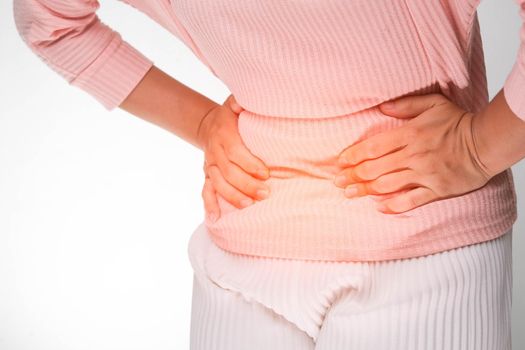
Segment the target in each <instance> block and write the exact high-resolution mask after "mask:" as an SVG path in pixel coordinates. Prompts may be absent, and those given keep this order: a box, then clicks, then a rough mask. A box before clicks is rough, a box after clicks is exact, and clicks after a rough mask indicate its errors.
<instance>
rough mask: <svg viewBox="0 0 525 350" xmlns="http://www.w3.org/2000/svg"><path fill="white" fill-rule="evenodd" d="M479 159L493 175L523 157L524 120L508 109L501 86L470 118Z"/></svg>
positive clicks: (524, 145) (524, 148)
mask: <svg viewBox="0 0 525 350" xmlns="http://www.w3.org/2000/svg"><path fill="white" fill-rule="evenodd" d="M472 138H473V140H475V141H474V142H475V144H476V150H477V152H478V156H479V159H480V161H481V163H482V164H483V165H484V167H485V168H486V169H487V172H489V173H490V174H491V175H492V176H494V175H496V174H498V173H500V172H502V171H504V170H506V169H508V168H510V167H511V166H512V165H513V164H515V163H517V162H518V161H520V160H521V159H523V158H524V157H525V122H524V121H523V120H521V119H519V118H517V117H516V115H514V114H513V113H512V111H511V110H510V109H509V107H508V105H507V103H506V101H505V98H504V95H503V90H500V92H499V93H498V94H497V95H496V96H495V97H494V99H493V100H492V101H491V102H490V103H489V104H488V105H487V106H486V107H485V108H484V109H483V110H481V111H480V112H478V113H476V114H475V115H473V118H472Z"/></svg>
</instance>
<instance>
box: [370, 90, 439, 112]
mask: <svg viewBox="0 0 525 350" xmlns="http://www.w3.org/2000/svg"><path fill="white" fill-rule="evenodd" d="M446 102H448V99H447V98H446V97H445V96H444V95H443V94H440V93H431V94H424V95H409V96H403V97H400V98H397V99H395V100H392V101H387V102H384V103H381V104H380V105H379V108H380V109H381V111H382V112H384V113H385V114H388V115H390V116H392V117H398V118H411V117H416V116H418V115H419V114H421V113H423V112H425V111H426V110H427V109H430V108H432V107H435V106H436V105H440V104H443V103H446ZM391 103H392V104H391Z"/></svg>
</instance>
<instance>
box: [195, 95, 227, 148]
mask: <svg viewBox="0 0 525 350" xmlns="http://www.w3.org/2000/svg"><path fill="white" fill-rule="evenodd" d="M219 106H221V105H219V104H214V105H213V106H212V107H211V108H209V109H208V111H207V112H206V113H204V115H203V116H202V117H201V119H200V121H199V125H198V126H197V136H196V139H197V145H198V147H199V148H200V149H201V150H204V146H205V143H206V140H207V139H208V130H209V122H210V120H211V119H212V118H211V117H210V116H211V115H212V114H213V111H214V110H215V108H217V107H219Z"/></svg>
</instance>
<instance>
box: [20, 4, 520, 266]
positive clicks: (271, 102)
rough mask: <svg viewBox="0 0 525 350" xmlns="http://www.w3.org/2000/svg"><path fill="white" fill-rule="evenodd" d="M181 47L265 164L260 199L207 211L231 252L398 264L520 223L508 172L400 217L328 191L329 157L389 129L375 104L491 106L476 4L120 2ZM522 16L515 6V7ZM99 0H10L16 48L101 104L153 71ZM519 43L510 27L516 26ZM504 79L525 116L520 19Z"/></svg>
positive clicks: (332, 162) (116, 100) (332, 170)
mask: <svg viewBox="0 0 525 350" xmlns="http://www.w3.org/2000/svg"><path fill="white" fill-rule="evenodd" d="M125 2H126V3H128V4H129V5H131V6H133V7H135V8H137V9H138V10H140V11H143V12H144V13H145V14H146V15H148V16H149V17H151V18H152V19H153V20H155V21H157V22H158V23H159V24H160V25H162V26H163V27H165V28H166V29H168V30H169V31H170V32H171V33H173V35H175V36H176V37H177V38H179V39H180V40H182V42H183V43H184V44H186V45H187V46H188V47H189V48H190V49H191V50H192V52H193V53H194V54H195V56H196V57H197V58H198V59H199V60H201V61H202V62H203V63H204V64H205V65H206V66H207V67H209V69H210V72H211V73H212V74H214V75H215V76H216V77H218V78H219V79H220V80H222V81H223V82H224V83H225V84H226V86H227V87H228V88H229V89H230V91H231V92H232V93H233V95H234V96H235V98H236V99H237V101H238V102H239V104H240V105H241V106H242V107H243V108H245V111H243V112H242V113H241V114H240V115H239V120H238V126H239V132H240V135H241V137H242V139H243V141H244V143H245V145H246V146H247V147H248V149H249V150H250V151H251V152H252V153H253V154H254V155H256V156H258V157H259V158H261V159H262V160H263V161H264V162H265V164H266V165H267V166H268V167H269V168H270V170H271V174H270V178H269V179H268V180H267V181H266V183H267V184H268V186H269V187H270V191H271V193H270V196H269V198H267V199H265V200H262V201H257V202H256V203H255V204H253V205H251V206H249V207H247V208H243V209H237V208H236V207H234V206H233V205H231V204H229V203H228V202H227V201H226V200H224V199H223V198H222V197H220V196H219V204H220V207H221V217H220V219H219V220H218V221H216V222H211V221H208V219H205V224H206V228H207V230H208V232H209V234H210V236H211V238H212V239H213V241H214V242H215V243H216V244H217V245H218V246H220V247H221V248H223V249H225V250H227V251H230V252H233V253H239V254H249V255H258V256H266V257H280V258H296V259H306V260H335V261H370V260H387V259H396V258H408V257H415V256H421V255H427V254H432V253H436V252H440V251H443V250H447V249H451V248H456V247H460V246H465V245H469V244H473V243H477V242H482V241H486V240H490V239H493V238H496V237H498V236H500V235H502V234H503V233H504V232H505V231H507V230H508V229H509V228H510V227H511V226H512V224H513V223H514V222H515V220H516V219H517V209H516V194H515V192H514V184H513V178H512V173H511V170H510V168H509V169H507V170H506V171H504V172H502V173H500V174H498V175H496V176H494V177H493V178H492V179H491V180H490V181H489V182H488V183H487V184H486V185H485V186H483V187H481V188H479V189H477V190H475V191H472V192H469V193H468V194H464V195H461V196H457V197H453V198H448V199H442V200H437V201H434V202H431V203H428V204H425V205H423V206H420V207H418V208H415V209H412V210H410V211H407V212H404V213H398V214H387V213H381V212H379V211H378V210H376V209H375V206H374V204H375V201H374V198H375V197H378V196H375V195H367V196H363V197H355V198H347V197H346V196H345V195H344V193H343V189H341V188H338V187H336V186H335V185H334V184H333V179H334V176H335V175H336V173H338V172H339V171H340V169H339V168H337V166H336V158H337V155H338V154H339V152H341V151H342V150H343V149H345V148H346V147H348V146H349V145H350V144H352V143H354V142H356V141H357V140H362V139H364V138H366V137H369V136H371V135H373V134H376V133H379V132H383V131H386V130H389V129H392V128H395V127H398V126H400V125H402V124H403V123H405V122H407V121H408V119H398V118H393V117H390V116H387V115H385V114H383V113H381V111H380V110H379V108H378V107H377V105H378V104H379V103H381V102H383V101H385V100H388V99H392V98H395V97H400V96H402V95H408V94H424V93H430V92H441V93H443V94H444V95H446V96H447V97H448V98H450V99H451V100H452V101H454V102H455V103H457V104H458V105H460V106H461V107H463V108H465V109H468V110H470V111H472V112H476V111H479V110H480V109H481V108H483V107H484V106H485V105H486V104H487V103H488V102H489V101H488V93H487V82H486V75H485V65H484V58H483V48H482V42H481V37H480V30H479V23H478V18H477V13H476V8H477V6H478V3H479V0H425V1H421V0H377V1H367V0H352V1H348V0H311V1H306V0H305V1H291V0H265V1H254V0H246V1H231V0H201V1H195V0H193V1H192V0H128V1H125ZM515 2H516V3H517V4H518V5H519V13H520V16H521V18H522V19H523V20H524V22H525V0H515ZM98 7H99V3H98V2H97V1H96V0H14V16H15V20H16V25H17V28H18V31H19V33H20V35H21V36H22V38H23V39H24V40H25V42H26V43H27V44H28V46H29V47H30V48H31V49H32V50H33V51H34V52H35V54H37V55H38V56H39V57H41V58H42V59H43V60H44V61H45V62H46V63H47V64H48V65H49V66H50V67H51V68H52V69H54V70H55V71H56V72H57V73H58V74H60V75H61V76H62V77H64V78H65V79H66V80H67V81H68V82H69V83H70V84H71V85H74V86H77V87H79V88H81V89H83V90H85V91H86V92H88V93H89V94H91V95H92V96H93V97H94V98H96V99H97V100H98V101H99V102H100V103H101V104H103V105H104V106H105V107H106V108H107V109H108V110H111V109H113V108H115V107H117V106H118V105H120V103H121V102H122V101H123V100H124V99H125V98H126V96H128V95H129V93H130V92H131V91H132V90H133V88H134V87H135V86H136V85H137V84H138V83H139V81H140V80H141V78H142V77H143V76H144V75H145V74H146V72H147V71H148V69H149V68H150V67H151V65H152V64H153V63H152V61H151V60H150V59H149V58H147V57H145V56H144V55H143V54H141V53H140V51H138V50H137V49H136V48H134V47H132V46H131V45H130V44H128V43H127V42H125V41H123V40H122V38H121V36H120V35H119V34H118V33H117V32H115V31H114V30H112V29H111V28H110V27H108V26H107V25H105V24H103V23H101V22H100V21H99V19H98V17H97V16H96V10H97V8H98ZM516 35H517V36H518V33H517V34H516ZM520 38H521V46H520V50H519V54H518V56H517V59H516V62H515V64H514V66H513V68H512V71H511V72H510V74H509V75H508V77H507V79H506V81H505V84H504V94H505V98H506V100H507V102H508V104H509V106H510V107H511V109H512V110H513V112H514V113H515V114H516V115H517V116H518V117H519V118H521V119H523V120H524V122H525V25H524V26H522V27H521V31H520Z"/></svg>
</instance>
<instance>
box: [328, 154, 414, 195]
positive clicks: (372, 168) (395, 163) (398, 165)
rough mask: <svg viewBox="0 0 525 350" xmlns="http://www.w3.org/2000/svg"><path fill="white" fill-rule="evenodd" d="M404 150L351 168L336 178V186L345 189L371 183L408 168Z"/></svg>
mask: <svg viewBox="0 0 525 350" xmlns="http://www.w3.org/2000/svg"><path fill="white" fill-rule="evenodd" d="M403 150H404V148H403V149H401V150H399V151H397V152H393V153H389V154H387V155H384V156H382V157H379V158H376V159H370V160H365V161H363V162H361V163H359V164H357V165H355V166H349V167H347V168H345V169H344V170H343V171H341V172H340V173H339V174H337V176H336V177H335V180H334V184H335V185H336V186H337V187H341V188H344V187H346V186H348V185H350V184H352V183H356V182H363V181H371V180H373V179H376V178H378V177H379V176H381V175H383V174H387V173H390V172H393V171H396V170H402V169H404V168H407V167H408V161H407V160H408V158H407V157H408V156H407V155H406V153H405V152H404V151H403Z"/></svg>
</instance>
